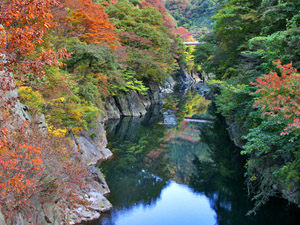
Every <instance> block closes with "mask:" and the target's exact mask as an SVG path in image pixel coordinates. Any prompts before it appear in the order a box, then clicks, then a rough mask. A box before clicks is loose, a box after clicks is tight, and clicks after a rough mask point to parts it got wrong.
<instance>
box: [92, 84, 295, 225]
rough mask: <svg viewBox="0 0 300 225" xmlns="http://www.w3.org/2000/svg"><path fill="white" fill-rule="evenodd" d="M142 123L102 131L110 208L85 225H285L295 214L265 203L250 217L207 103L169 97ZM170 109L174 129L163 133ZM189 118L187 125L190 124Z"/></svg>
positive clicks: (234, 152) (275, 202)
mask: <svg viewBox="0 0 300 225" xmlns="http://www.w3.org/2000/svg"><path fill="white" fill-rule="evenodd" d="M165 102H166V104H165V105H164V106H163V107H162V106H154V107H153V108H152V109H151V110H150V111H149V113H148V114H147V115H146V116H145V117H141V118H129V117H127V118H126V117H125V118H122V119H121V120H111V121H109V122H108V124H107V137H108V143H109V146H108V147H109V148H110V149H111V150H112V152H113V153H114V158H113V159H112V160H110V161H108V162H104V163H103V165H101V168H102V169H101V170H102V172H103V174H104V175H105V179H106V181H107V183H108V185H109V187H110V189H111V195H110V196H109V197H108V199H109V200H110V202H111V203H112V204H113V206H114V207H113V209H112V210H111V211H110V212H106V213H103V214H102V217H101V219H99V220H97V221H93V222H92V223H89V224H93V225H96V224H97V225H100V224H102V225H215V224H219V225H246V224H247V225H250V224H251V225H252V224H253V225H277V224H278V225H279V224H280V225H285V224H286V225H293V224H297V225H298V224H299V221H300V220H299V215H300V214H299V210H298V209H296V208H295V207H293V206H289V205H288V204H287V203H286V202H285V201H283V200H280V199H271V200H270V202H269V203H268V204H267V205H265V206H263V207H262V208H261V209H260V210H259V211H258V212H257V214H256V215H251V216H246V214H247V212H248V211H249V210H250V209H252V207H253V203H252V202H251V200H250V199H249V197H248V195H247V188H246V185H245V178H244V172H245V169H244V167H243V165H244V163H245V159H244V158H242V157H241V156H240V155H239V149H237V148H235V146H234V145H233V143H232V142H231V141H230V139H229V137H228V134H227V130H226V126H225V124H224V121H223V120H222V118H220V117H218V116H217V115H216V114H215V112H214V111H215V110H214V107H213V106H212V104H211V103H210V101H209V100H206V99H205V98H204V97H203V96H202V95H199V94H197V93H196V92H193V91H191V90H190V91H188V92H177V94H174V95H173V96H171V97H169V98H168V99H166V100H165ZM168 109H171V110H172V111H173V112H174V113H175V114H176V118H177V122H178V125H177V126H166V125H164V124H162V123H163V115H162V112H165V111H166V110H168ZM191 118H192V119H191Z"/></svg>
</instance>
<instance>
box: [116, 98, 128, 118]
mask: <svg viewBox="0 0 300 225" xmlns="http://www.w3.org/2000/svg"><path fill="white" fill-rule="evenodd" d="M114 99H115V101H116V105H117V106H118V108H119V110H120V112H121V114H122V115H123V116H131V112H130V108H129V103H128V101H127V98H126V95H125V94H124V95H122V96H118V97H114Z"/></svg>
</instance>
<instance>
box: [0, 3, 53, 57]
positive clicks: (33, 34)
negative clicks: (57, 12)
mask: <svg viewBox="0 0 300 225" xmlns="http://www.w3.org/2000/svg"><path fill="white" fill-rule="evenodd" d="M54 4H55V1H52V0H13V1H5V2H1V3H0V24H2V25H4V27H5V30H6V32H7V35H8V36H7V37H8V38H7V48H6V51H8V52H12V51H15V52H16V53H18V54H28V53H30V52H31V51H32V50H33V49H34V47H35V45H36V43H39V42H41V41H42V37H43V36H44V34H45V33H46V31H47V30H48V29H49V28H52V27H54V24H53V23H52V20H51V18H52V15H51V10H50V8H51V6H53V5H54ZM12 25H13V26H12Z"/></svg>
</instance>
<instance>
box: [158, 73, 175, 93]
mask: <svg viewBox="0 0 300 225" xmlns="http://www.w3.org/2000/svg"><path fill="white" fill-rule="evenodd" d="M175 85H176V82H175V80H174V79H173V77H172V76H168V78H167V80H166V82H165V83H164V85H163V86H162V87H160V90H161V93H162V94H163V96H166V95H167V94H170V93H173V92H174V87H175Z"/></svg>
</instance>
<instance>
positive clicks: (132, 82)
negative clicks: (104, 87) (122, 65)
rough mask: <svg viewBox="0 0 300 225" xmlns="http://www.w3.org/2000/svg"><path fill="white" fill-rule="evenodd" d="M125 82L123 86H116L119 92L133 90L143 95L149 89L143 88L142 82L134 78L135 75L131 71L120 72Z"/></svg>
mask: <svg viewBox="0 0 300 225" xmlns="http://www.w3.org/2000/svg"><path fill="white" fill-rule="evenodd" d="M122 74H123V75H124V80H125V86H117V87H116V88H118V89H119V90H122V91H124V92H128V91H129V90H135V91H138V92H140V93H141V94H143V95H145V94H146V92H147V91H148V89H149V88H147V87H145V85H144V84H143V82H142V81H139V80H137V79H136V78H135V75H136V73H135V72H134V71H132V70H124V71H122Z"/></svg>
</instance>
